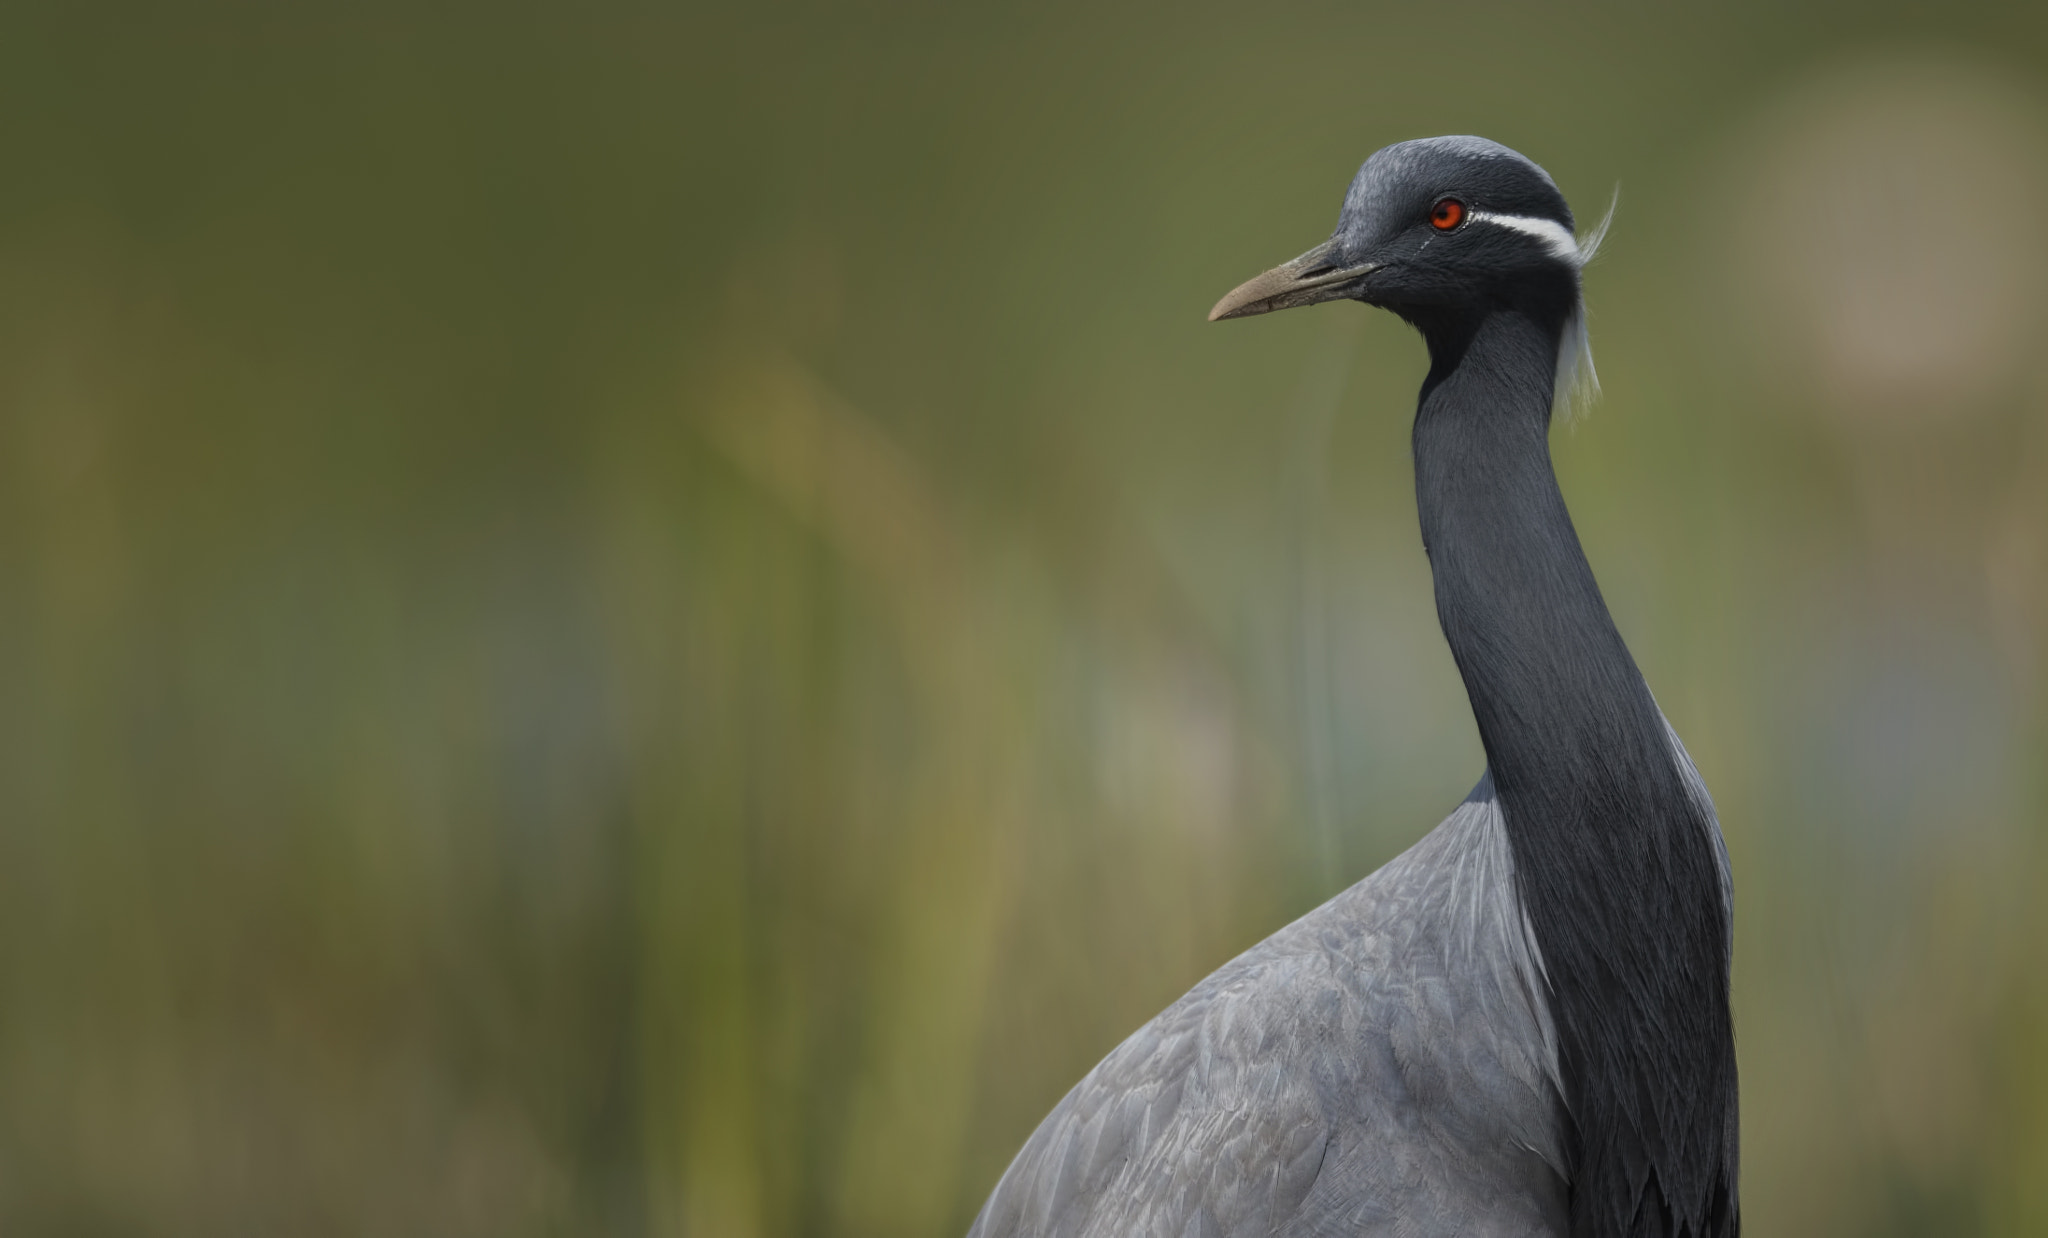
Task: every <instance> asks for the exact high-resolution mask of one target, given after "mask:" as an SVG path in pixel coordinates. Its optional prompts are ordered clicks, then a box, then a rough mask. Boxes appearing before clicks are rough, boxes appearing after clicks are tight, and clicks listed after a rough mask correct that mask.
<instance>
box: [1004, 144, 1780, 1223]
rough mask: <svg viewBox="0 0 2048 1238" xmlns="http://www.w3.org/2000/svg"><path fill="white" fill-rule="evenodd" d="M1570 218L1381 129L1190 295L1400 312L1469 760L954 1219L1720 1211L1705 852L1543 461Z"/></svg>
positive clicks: (1690, 804)
mask: <svg viewBox="0 0 2048 1238" xmlns="http://www.w3.org/2000/svg"><path fill="white" fill-rule="evenodd" d="M1589 253H1590V246H1588V245H1582V244H1581V243H1579V242H1578V241H1577V239H1576V238H1575V236H1574V233H1573V221H1572V216H1571V212H1570V209H1569V208H1568V207H1567V206H1566V204H1565V201H1564V198H1563V196H1562V195H1561V194H1560V193H1559V192H1558V190H1557V186H1556V185H1555V184H1554V183H1553V182H1552V181H1551V179H1550V177H1549V176H1548V175H1547V174H1546V173H1545V172H1544V171H1543V170H1542V169H1541V168H1539V167H1537V166H1536V165H1535V164H1533V163H1531V162H1530V161H1528V160H1527V159H1524V158H1523V157H1522V156H1520V155H1518V154H1516V153H1515V152H1513V151H1511V150H1508V149H1507V148H1506V147H1503V146H1500V145H1498V144H1496V143H1492V142H1487V141H1484V140H1482V139H1476V138H1440V139H1430V140H1423V141H1416V142H1404V143H1399V144H1396V145H1394V146H1391V147H1388V148H1386V149H1384V150H1382V151H1380V152H1378V153H1377V154H1375V155H1374V156H1373V157H1372V158H1371V159H1369V160H1367V161H1366V164H1365V166H1364V167H1363V168H1362V169H1360V171H1359V174H1358V176H1357V178H1356V179H1355V180H1354V182H1353V184H1352V186H1351V190H1350V192H1349V193H1348V194H1347V196H1346V199H1345V206H1344V210H1343V212H1342V214H1341V216H1340V218H1339V221H1338V226H1337V229H1336V231H1335V232H1334V233H1333V235H1332V236H1331V238H1330V240H1328V241H1327V242H1325V243H1323V244H1322V245H1319V246H1317V247H1315V248H1314V249H1311V250H1310V251H1308V252H1307V253H1305V254H1303V255H1301V256H1300V257H1299V258H1296V259H1294V260H1293V261H1292V262H1288V263H1285V264H1283V265H1281V266H1279V267H1276V268H1274V269H1273V270H1271V271H1268V272H1266V273H1265V274H1263V275H1260V276H1258V277H1256V278H1254V279H1252V280H1250V281H1247V282H1246V283H1245V284H1244V285H1242V286H1240V287H1239V288H1238V289H1236V290H1235V291H1233V292H1231V293H1230V294H1229V295H1227V296H1226V297H1224V299H1223V300H1222V301H1221V302H1219V303H1218V304H1217V306H1216V309H1215V310H1214V311H1212V312H1211V315H1210V317H1211V318H1212V320H1213V319H1218V318H1238V317H1245V316H1249V315H1253V314H1263V313H1267V312H1270V311H1273V310H1278V309H1287V308H1291V307H1294V306H1301V305H1311V304H1315V303H1318V302H1322V301H1330V300H1338V299H1349V300H1358V301H1363V302H1365V303H1367V304H1371V305H1378V306H1383V307H1385V308H1388V309H1391V310H1393V311H1395V312H1396V313H1398V314H1400V315H1401V316H1402V317H1403V318H1405V319H1406V320H1407V321H1409V322H1410V323H1411V324H1413V325H1414V326H1415V327H1416V328H1417V329H1418V330H1419V331H1421V333H1422V335H1423V337H1424V339H1425V341H1426V342H1427V343H1428V345H1429V350H1430V361H1431V365H1430V372H1429V375H1428V377H1427V379H1426V380H1425V381H1424V383H1423V387H1422V394H1421V398H1420V400H1419V402H1418V407H1417V412H1416V421H1415V433H1414V454H1415V469H1416V494H1417V500H1418V504H1419V508H1420V515H1421V527H1422V533H1423V539H1424V546H1425V549H1426V550H1427V551H1428V553H1429V555H1430V564H1431V569H1432V575H1433V577H1434V581H1435V586H1436V602H1437V614H1438V618H1439V620H1440V621H1441V623H1442V625H1443V629H1444V635H1445V638H1446V640H1447V641H1448V642H1449V644H1450V646H1451V652H1452V654H1453V656H1454V658H1455V659H1456V661H1457V664H1458V668H1459V673H1460V675H1461V676H1462V678H1463V680H1464V683H1465V688H1466V693H1467V696H1468V699H1469V700H1470V702H1471V704H1472V707H1473V715H1474V721H1475V722H1476V723H1477V725H1478V728H1479V732H1480V739H1481V742H1482V744H1483V746H1484V747H1485V749H1486V754H1487V772H1486V774H1485V776H1484V777H1482V778H1481V780H1480V782H1479V784H1478V786H1477V787H1476V788H1475V789H1474V790H1473V792H1472V794H1471V795H1470V796H1469V797H1467V799H1466V800H1465V802H1464V803H1463V804H1462V805H1461V806H1460V807H1459V808H1458V809H1457V811H1455V812H1453V813H1452V814H1451V815H1450V817H1448V818H1447V819H1446V820H1445V821H1444V822H1443V823H1442V824H1441V825H1439V826H1437V828H1436V829H1434V830H1432V831H1431V832H1430V833H1429V834H1428V835H1426V836H1425V837H1424V838H1423V839H1422V840H1421V841H1419V842H1418V843H1416V844H1415V845H1414V846H1413V847H1411V848H1410V849H1409V850H1408V851H1407V852H1405V853H1403V854H1402V855H1401V856H1399V857H1398V858H1396V859H1395V860H1393V861H1392V862H1391V863H1389V864H1387V865H1386V866H1385V867H1384V868H1382V869H1380V870H1379V871H1378V872H1376V873H1374V874H1372V875H1371V876H1369V877H1367V878H1366V879H1365V880H1363V881H1361V882H1359V883H1358V884H1357V885H1355V886H1353V887H1351V888H1350V889H1349V890H1346V891H1345V892H1344V893H1342V894H1340V895H1338V896H1337V897H1336V898H1334V899H1332V900H1331V901H1330V902H1328V903H1326V904H1324V905H1323V906H1322V907H1319V908H1317V909H1316V910H1315V911H1312V912H1310V913H1309V914H1308V915H1306V916H1304V917H1302V918H1301V919H1300V920H1298V921H1296V922H1295V923H1294V924H1292V925H1289V926H1288V927H1287V928H1285V929H1283V930H1281V931H1280V932H1278V933H1276V934H1274V935H1273V936H1272V937H1270V938H1268V939H1267V940H1265V941H1264V942H1261V943H1260V944H1259V945H1257V946H1255V947H1253V948H1252V949H1251V950H1249V951H1247V952H1245V953H1244V954H1243V955H1241V956H1239V957H1238V958H1237V959H1235V960H1233V961H1232V962H1230V963H1229V964H1227V965H1225V966H1224V967H1223V968H1221V969H1220V970H1218V971H1217V972H1216V973H1215V974H1213V975H1211V976H1210V977H1208V978H1207V979H1206V980H1204V981H1202V982H1201V983H1200V984H1198V985H1196V986H1195V988H1194V989H1193V990H1191V991H1190V992H1189V993H1188V994H1187V995H1186V996H1185V997H1183V998H1181V999H1180V1000H1179V1001H1177V1002H1175V1003H1174V1004H1173V1005H1172V1006H1170V1007H1168V1008H1167V1009H1166V1010H1165V1011H1164V1012H1162V1013H1161V1014H1160V1015H1159V1016H1158V1017H1157V1018H1155V1019H1153V1020H1152V1021H1151V1022H1150V1023H1147V1024H1146V1025H1145V1026H1144V1027H1142V1028H1140V1029H1139V1030H1138V1031H1137V1033H1136V1034H1134V1035H1133V1036H1131V1037H1130V1039H1128V1040H1126V1041H1125V1042H1124V1043H1123V1044H1122V1045H1119V1046H1118V1047H1117V1048H1116V1049H1115V1050H1114V1051H1113V1052H1112V1053H1110V1055H1109V1056H1108V1057H1107V1058H1105V1059H1103V1061H1102V1063H1101V1064H1100V1065H1098V1066H1097V1067H1096V1068H1095V1069H1094V1070H1093V1071H1091V1072H1090V1073H1089V1074H1088V1076H1087V1077H1086V1078H1084V1079H1082V1080H1081V1082H1080V1083H1079V1084H1077V1085H1076V1086H1075V1087H1074V1089H1073V1090H1072V1091H1071V1092H1069V1093H1068V1094H1067V1096H1066V1098H1065V1099H1064V1100H1062V1101H1060V1103H1059V1104H1058V1105H1057V1106H1056V1107H1055V1108H1054V1109H1053V1111H1052V1112H1051V1114H1050V1115H1048V1116H1047V1117H1046V1119H1045V1121H1044V1122H1043V1123H1042V1124H1041V1125H1040V1126H1039V1127H1038V1129H1037V1131H1036V1132H1035V1133H1034V1134H1033V1135H1032V1136H1031V1138H1030V1139H1029V1140H1028V1141H1027V1142H1026V1144H1025V1145H1024V1148H1023V1150H1022V1151H1021V1152H1019V1153H1018V1154H1017V1157H1016V1159H1015V1161H1014V1162H1013V1163H1012V1164H1011V1165H1010V1167H1009V1170H1008V1171H1007V1172H1006V1173H1005V1174H1004V1175H1003V1177H1002V1180H1001V1181H1000V1182H999V1183H998V1184H997V1186H996V1188H995V1190H994V1192H993V1193H992V1194H991V1195H990V1196H989V1198H988V1202H987V1203H986V1204H985V1205H984V1206H983V1208H982V1211H981V1213H980V1215H979V1217H978V1218H977V1219H976V1220H975V1222H974V1226H973V1229H972V1230H971V1231H970V1238H1055V1236H1057V1238H1252V1236H1253V1235H1286V1236H1289V1238H1323V1236H1328V1238H1336V1236H1337V1235H1344V1236H1346V1238H1359V1236H1367V1235H1373V1236H1387V1238H1393V1236H1403V1238H1452V1236H1454V1235H1456V1236H1461V1238H1474V1236H1497V1238H1563V1236H1565V1235H1570V1236H1571V1238H1737V1236H1738V1235H1739V1233H1740V1230H1741V1212H1740V1206H1739V1201H1738V1196H1737V1189H1736V1188H1737V1176H1738V1171H1737V1166H1738V1142H1739V1141H1738V1138H1737V1135H1738V1123H1737V1096H1736V1070H1735V1053H1734V1033H1733V1027H1732V1021H1731V1017H1730V1013H1729V1003H1728V978H1729V961H1730V956H1731V954H1732V950H1733V898H1732V887H1731V884H1730V879H1729V870H1728V859H1727V852H1726V849H1725V847H1724V845H1723V843H1722V840H1721V834H1720V829H1719V825H1718V823H1717V821H1716V819H1715V816H1714V810H1713V804H1712V801H1711V800H1710V799H1709V797H1708V795H1707V790H1706V787H1705V785H1704V783H1702V782H1701V780H1700V777H1699V773H1698V771H1697V770H1696V769H1695V768H1694V766H1693V763H1692V761H1691V759H1690V758H1689V757H1688V756H1687V755H1686V752H1685V749H1684V746H1683V745H1682V744H1680V743H1679V742H1678V737H1677V735H1676V734H1675V733H1674V732H1673V731H1672V730H1671V728H1670V726H1669V724H1668V723H1667V722H1666V721H1665V720H1664V717H1663V714H1662V712H1661V711H1660V710H1659V709H1658V708H1657V705H1656V703H1655V701H1654V699H1653V698H1652V697H1651V695H1650V692H1649V689H1648V687H1647V686H1646V685H1645V684H1644V682H1643V679H1642V676H1641V674H1640V672H1638V670H1637V669H1636V666H1635V663H1634V660H1633V658H1632V657H1631V656H1630V655H1629V652H1628V649H1627V647H1626V645H1625V644H1624V643H1623V642H1622V639H1621V636H1620V633H1619V632H1618V631H1617V630H1616V628H1615V626H1614V623H1613V620H1612V618H1611V617H1610V615H1609V614H1608V611H1607V608H1606V604H1605V602H1604V601H1603V600H1602V599H1601V596H1600V592H1599V588H1598V586H1597V584H1596V583H1595V582H1594V579H1593V574H1592V569H1591V567H1590V566H1589V565H1588V564H1587V562H1586V559H1585V555H1584V552H1583V551H1582V549H1581V548H1580V545H1579V542H1578V537H1577V534H1576V532H1575V531H1574V530H1573V528H1572V524H1571V519H1570V516H1569V514H1568V513H1567V511H1566V509H1565V505H1564V499H1563V495H1562V493H1561V492H1560V491H1559V489H1558V486H1557V482H1556V477H1555V474H1554V472H1553V470H1552V468H1551V464H1550V456H1549V446H1548V430H1549V425H1550V420H1551V416H1552V412H1553V407H1554V405H1553V400H1554V397H1555V396H1556V395H1557V394H1558V388H1559V385H1560V382H1561V381H1562V379H1563V378H1564V376H1566V375H1568V374H1569V373H1570V372H1571V371H1572V368H1573V367H1572V366H1569V365H1565V364H1562V363H1561V361H1562V359H1565V358H1568V357H1569V358H1574V359H1575V358H1576V357H1577V356H1578V354H1579V353H1580V352H1581V351H1582V350H1583V347H1584V322H1585V318H1584V307H1583V303H1582V301H1581V299H1580V285H1579V272H1580V268H1581V267H1582V266H1583V265H1584V262H1585V260H1586V258H1587V257H1588V256H1589ZM1588 372H1589V371H1588Z"/></svg>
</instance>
